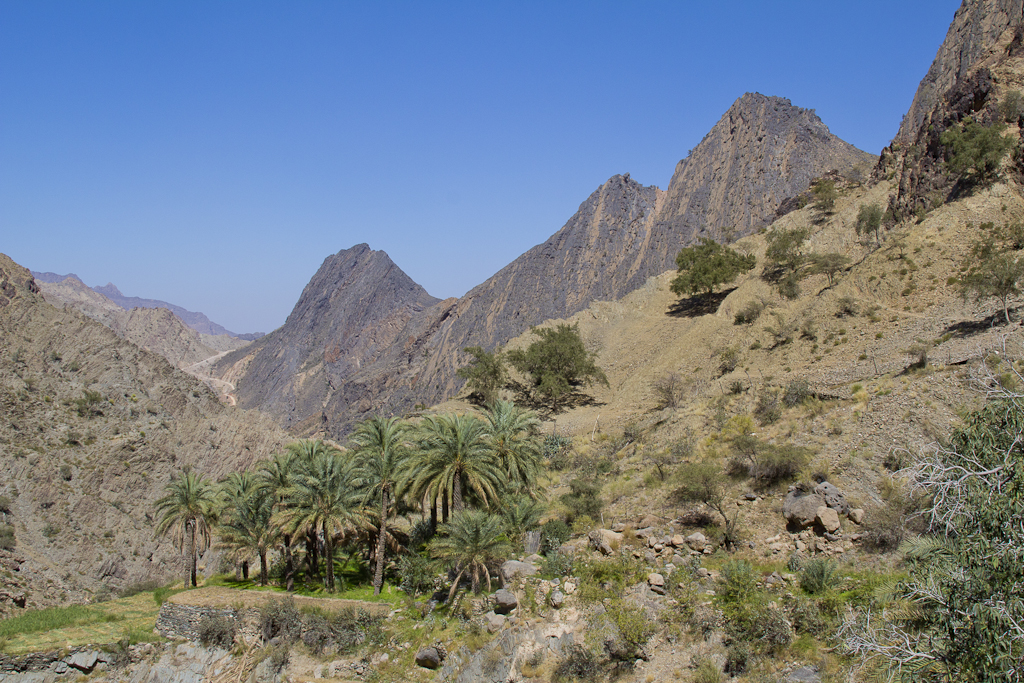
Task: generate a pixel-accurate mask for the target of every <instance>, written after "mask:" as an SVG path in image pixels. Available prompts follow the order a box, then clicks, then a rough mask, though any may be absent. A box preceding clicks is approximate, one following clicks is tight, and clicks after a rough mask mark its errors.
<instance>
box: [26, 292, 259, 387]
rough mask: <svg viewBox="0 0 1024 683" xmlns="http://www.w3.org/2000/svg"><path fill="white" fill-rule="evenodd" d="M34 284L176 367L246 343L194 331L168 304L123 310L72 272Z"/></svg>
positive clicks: (57, 302)
mask: <svg viewBox="0 0 1024 683" xmlns="http://www.w3.org/2000/svg"><path fill="white" fill-rule="evenodd" d="M50 275H52V274H50ZM58 278H60V279H58ZM37 285H38V286H39V288H40V290H41V292H42V294H43V296H44V297H45V298H46V300H47V301H49V302H50V303H51V304H53V305H55V306H60V305H65V304H66V305H69V306H72V307H74V308H76V309H78V310H79V311H81V312H82V313H84V314H85V315H87V316H88V317H90V318H92V319H93V320H96V321H97V322H100V323H103V324H104V325H106V326H107V327H109V328H110V329H112V330H113V331H114V332H116V333H117V334H118V336H120V337H124V338H125V339H127V340H129V341H131V342H133V343H135V344H137V345H138V346H141V347H142V348H144V349H146V350H147V351H152V352H153V353H156V354H159V355H161V356H163V357H164V358H166V359H167V360H168V361H169V362H170V363H171V364H172V365H174V366H175V367H177V368H179V369H185V368H188V367H189V366H192V365H194V364H196V363H199V362H200V361H203V360H205V359H207V358H210V357H211V356H216V355H217V354H219V353H223V352H225V351H232V350H234V349H238V348H241V347H243V346H245V345H246V344H248V342H247V341H244V340H241V339H238V338H237V337H232V336H229V335H227V334H221V335H216V336H215V335H209V334H202V333H200V332H196V331H195V330H194V329H192V328H190V327H187V326H186V325H185V323H184V322H182V320H181V319H180V318H179V317H178V316H177V315H175V314H174V313H173V312H171V310H170V309H168V308H164V307H154V308H132V309H129V310H125V309H124V308H122V307H121V306H120V305H119V304H117V303H115V302H114V301H112V300H111V299H109V298H108V297H107V296H105V295H103V294H100V293H99V292H97V291H96V290H95V289H94V288H91V287H89V286H88V285H86V284H85V283H84V282H82V281H81V280H80V279H78V277H77V276H75V275H68V276H66V277H62V276H56V277H54V278H48V279H47V280H43V281H41V282H40V281H37ZM200 315H201V314H200ZM218 327H219V326H218Z"/></svg>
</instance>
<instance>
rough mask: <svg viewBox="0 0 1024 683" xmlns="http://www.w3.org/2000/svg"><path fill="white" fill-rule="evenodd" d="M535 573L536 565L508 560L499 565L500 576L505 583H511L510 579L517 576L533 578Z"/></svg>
mask: <svg viewBox="0 0 1024 683" xmlns="http://www.w3.org/2000/svg"><path fill="white" fill-rule="evenodd" d="M536 573H537V567H536V565H533V564H530V563H529V562H519V561H518V560H509V561H507V562H505V563H504V564H502V565H501V576H502V578H503V579H504V580H505V582H506V583H508V582H510V581H512V579H514V578H516V577H517V576H534V575H535V574H536Z"/></svg>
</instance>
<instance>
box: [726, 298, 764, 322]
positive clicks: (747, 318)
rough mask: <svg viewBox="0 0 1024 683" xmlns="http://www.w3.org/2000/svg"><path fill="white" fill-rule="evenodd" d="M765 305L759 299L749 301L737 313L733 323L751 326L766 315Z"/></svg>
mask: <svg viewBox="0 0 1024 683" xmlns="http://www.w3.org/2000/svg"><path fill="white" fill-rule="evenodd" d="M764 309H765V304H764V302H763V301H761V300H759V299H755V300H754V301H748V302H747V304H746V305H745V306H744V307H743V308H741V309H740V310H739V311H737V312H736V316H735V318H733V322H734V323H735V324H736V325H750V324H752V323H754V322H756V321H757V319H758V318H760V317H761V314H762V313H764Z"/></svg>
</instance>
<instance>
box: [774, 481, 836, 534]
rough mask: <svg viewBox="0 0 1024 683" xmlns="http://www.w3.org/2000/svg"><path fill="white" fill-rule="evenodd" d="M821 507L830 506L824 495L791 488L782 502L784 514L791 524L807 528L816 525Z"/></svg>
mask: <svg viewBox="0 0 1024 683" xmlns="http://www.w3.org/2000/svg"><path fill="white" fill-rule="evenodd" d="M820 507H828V506H827V505H825V499H824V498H823V497H821V496H819V495H818V494H816V493H806V492H802V491H799V490H798V489H796V488H791V489H790V491H789V493H787V494H786V500H785V501H783V503H782V515H783V516H784V517H785V518H786V521H787V522H789V523H790V524H793V525H794V526H798V527H800V528H801V529H806V528H807V527H809V526H813V525H814V522H815V520H816V519H817V516H818V508H820Z"/></svg>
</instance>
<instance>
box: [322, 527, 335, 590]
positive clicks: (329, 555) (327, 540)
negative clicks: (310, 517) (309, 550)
mask: <svg viewBox="0 0 1024 683" xmlns="http://www.w3.org/2000/svg"><path fill="white" fill-rule="evenodd" d="M324 563H325V564H326V565H327V592H328V593H333V592H334V539H332V538H331V533H330V530H329V529H328V528H327V522H324Z"/></svg>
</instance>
